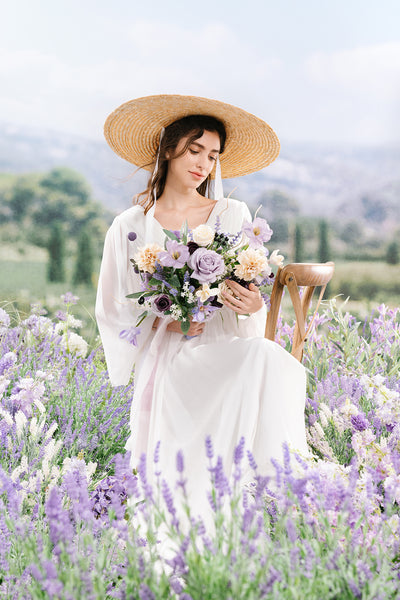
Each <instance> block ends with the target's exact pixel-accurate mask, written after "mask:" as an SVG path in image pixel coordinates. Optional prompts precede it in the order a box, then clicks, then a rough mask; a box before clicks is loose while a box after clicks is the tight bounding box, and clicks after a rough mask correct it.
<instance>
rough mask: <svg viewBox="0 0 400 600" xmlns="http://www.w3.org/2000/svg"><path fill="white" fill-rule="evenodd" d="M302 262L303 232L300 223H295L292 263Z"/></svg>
mask: <svg viewBox="0 0 400 600" xmlns="http://www.w3.org/2000/svg"><path fill="white" fill-rule="evenodd" d="M303 261H304V241H303V230H302V228H301V225H300V223H296V227H295V229H294V262H296V263H301V262H303Z"/></svg>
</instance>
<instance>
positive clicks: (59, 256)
mask: <svg viewBox="0 0 400 600" xmlns="http://www.w3.org/2000/svg"><path fill="white" fill-rule="evenodd" d="M47 250H48V252H49V262H48V267H47V279H48V280H49V281H59V282H63V281H65V234H64V230H63V228H62V226H61V223H58V222H55V223H53V224H52V227H51V230H50V238H49V241H48V245H47Z"/></svg>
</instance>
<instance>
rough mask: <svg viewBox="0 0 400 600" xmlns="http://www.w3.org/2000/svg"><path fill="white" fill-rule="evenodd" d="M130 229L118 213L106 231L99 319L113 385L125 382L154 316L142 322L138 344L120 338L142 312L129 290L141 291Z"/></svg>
mask: <svg viewBox="0 0 400 600" xmlns="http://www.w3.org/2000/svg"><path fill="white" fill-rule="evenodd" d="M131 243H132V242H130V241H129V240H128V230H127V227H126V224H125V223H124V221H123V220H122V219H120V218H119V217H116V218H115V220H114V222H113V224H112V225H111V227H110V229H109V230H108V232H107V235H106V239H105V243H104V251H103V258H102V262H101V267H100V275H99V282H98V288H97V298H96V309H95V313H96V319H97V324H98V327H99V332H100V337H101V341H102V343H103V348H104V354H105V358H106V362H107V368H108V374H109V377H110V381H111V383H112V385H114V386H117V385H126V384H127V383H128V382H129V379H130V376H131V372H132V368H133V365H134V363H135V362H136V361H137V359H138V356H139V354H140V353H141V351H142V350H143V348H144V347H146V345H148V341H149V338H150V336H151V335H152V329H151V327H152V323H153V320H152V319H148V318H146V319H144V321H143V322H142V323H141V325H140V330H141V331H140V334H139V335H138V337H137V343H138V345H137V346H133V345H132V344H130V343H129V342H128V341H126V340H125V339H121V338H120V336H119V334H120V332H121V331H123V330H126V329H129V328H131V327H135V325H136V322H137V319H138V316H139V315H140V314H141V313H142V312H143V311H142V310H141V309H140V308H138V307H137V305H135V303H134V301H133V300H131V299H128V298H126V296H127V294H130V293H133V292H137V291H140V278H139V276H138V275H137V274H136V273H135V272H134V270H133V267H132V264H131V262H130V260H129V259H130V252H131V250H130V246H129V244H131Z"/></svg>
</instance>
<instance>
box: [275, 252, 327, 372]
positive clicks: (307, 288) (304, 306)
mask: <svg viewBox="0 0 400 600" xmlns="http://www.w3.org/2000/svg"><path fill="white" fill-rule="evenodd" d="M334 269H335V264H334V263H333V262H327V263H291V264H289V265H286V266H285V267H283V268H280V269H278V272H277V274H276V276H275V282H274V285H273V288H272V293H271V308H270V310H269V312H268V317H267V324H266V327H265V337H266V338H267V339H269V340H274V339H275V334H276V324H277V321H278V314H279V309H280V306H281V300H282V293H283V289H284V287H285V286H286V287H287V288H288V290H289V294H290V297H291V300H292V304H293V308H294V312H295V316H296V325H295V328H294V335H293V344H292V355H293V356H294V357H295V358H297V360H298V361H300V362H301V359H302V358H303V348H304V343H305V342H306V341H307V336H308V335H309V333H310V330H311V327H312V325H313V322H314V319H315V315H316V313H317V310H318V308H319V305H320V302H321V300H322V297H323V295H324V292H325V289H326V286H327V284H328V283H329V281H330V280H331V279H332V275H333V271H334ZM319 286H321V292H320V295H319V298H318V302H317V306H316V308H315V310H314V314H313V316H312V318H311V321H310V323H309V325H308V327H307V328H306V319H307V313H308V310H309V307H310V303H311V298H312V296H313V294H314V290H315V288H316V287H319ZM299 287H303V288H304V290H303V294H302V297H301V298H300V294H299Z"/></svg>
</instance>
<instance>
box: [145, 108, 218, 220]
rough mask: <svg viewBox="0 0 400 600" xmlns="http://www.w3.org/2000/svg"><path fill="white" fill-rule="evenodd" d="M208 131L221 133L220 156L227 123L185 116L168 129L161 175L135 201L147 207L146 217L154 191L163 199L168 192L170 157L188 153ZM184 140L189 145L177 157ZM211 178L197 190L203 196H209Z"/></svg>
mask: <svg viewBox="0 0 400 600" xmlns="http://www.w3.org/2000/svg"><path fill="white" fill-rule="evenodd" d="M205 131H215V132H216V133H218V135H219V139H220V144H221V148H220V151H219V153H220V154H222V152H223V151H224V148H225V141H226V130H225V126H224V125H223V123H222V122H221V121H219V120H218V119H216V118H215V117H210V116H208V115H189V116H188V117H183V118H182V119H179V120H178V121H174V122H173V123H171V124H170V125H168V126H167V127H166V128H165V132H164V136H163V138H162V140H161V144H160V149H159V158H158V168H157V172H156V173H154V175H153V173H152V174H151V175H150V178H149V181H148V183H147V188H146V189H145V190H144V191H143V192H140V194H137V195H136V196H135V198H134V202H136V203H137V204H141V205H142V206H143V207H144V213H145V214H146V213H147V211H148V210H150V208H151V207H152V206H153V204H154V190H155V193H156V197H157V198H159V197H160V196H161V194H162V193H163V191H164V187H165V182H166V179H167V172H168V161H169V159H168V158H167V156H174V158H177V157H178V156H182V155H183V154H185V152H186V151H187V149H188V148H189V146H190V144H191V143H192V142H194V141H195V140H197V139H199V138H200V137H201V136H202V135H203V133H204V132H205ZM184 137H187V140H186V143H185V146H184V147H183V149H182V150H181V152H180V153H179V154H175V150H176V147H177V145H178V143H179V141H180V140H181V139H182V138H184ZM155 163H156V157H155V158H154V161H153V163H152V164H153V165H155ZM145 166H148V165H145ZM209 179H210V176H208V177H207V179H206V180H205V181H203V182H202V183H201V184H200V185H199V187H198V188H197V191H198V192H199V194H201V195H202V196H205V194H206V190H207V186H208V183H209Z"/></svg>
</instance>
